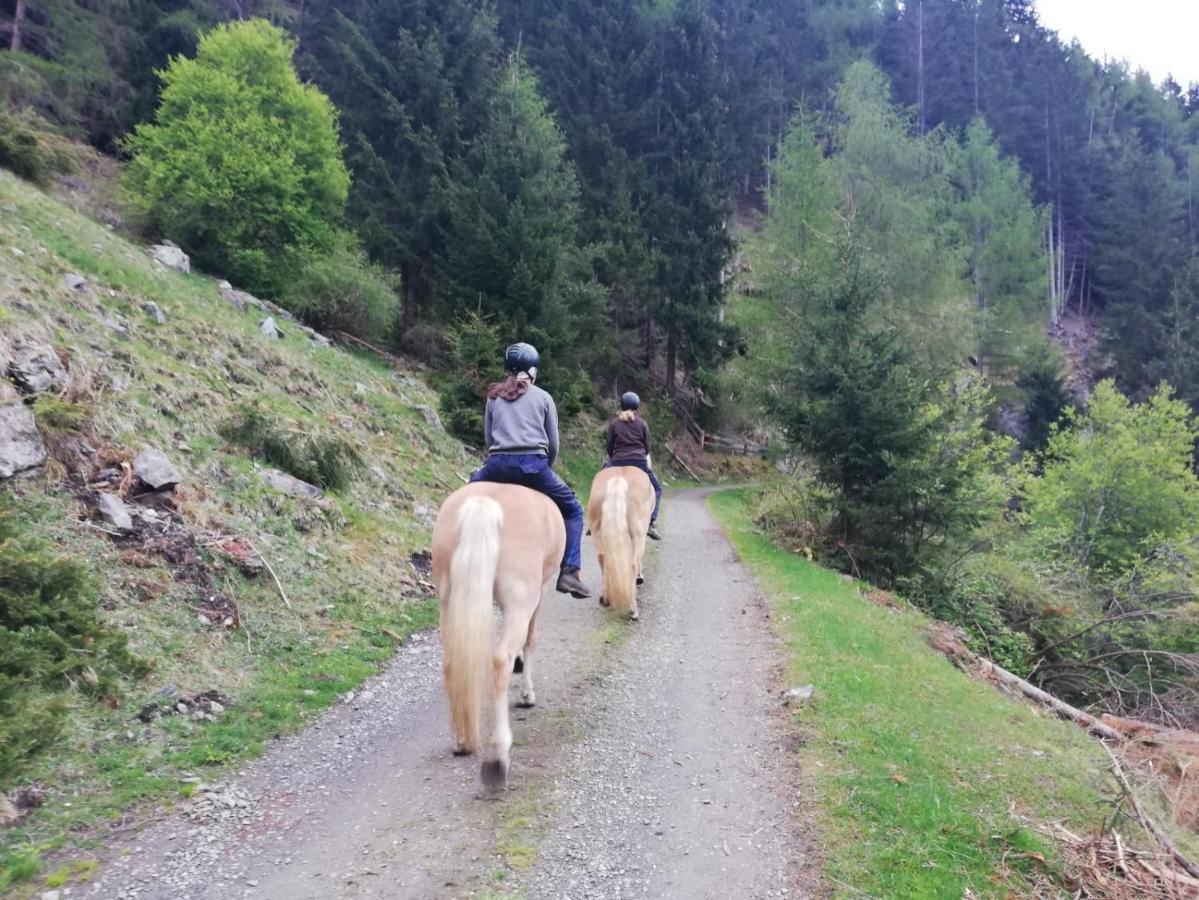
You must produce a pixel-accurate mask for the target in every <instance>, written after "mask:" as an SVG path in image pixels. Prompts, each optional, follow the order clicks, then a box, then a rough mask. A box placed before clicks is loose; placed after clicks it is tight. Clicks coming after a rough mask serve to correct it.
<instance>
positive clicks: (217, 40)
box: [126, 19, 350, 295]
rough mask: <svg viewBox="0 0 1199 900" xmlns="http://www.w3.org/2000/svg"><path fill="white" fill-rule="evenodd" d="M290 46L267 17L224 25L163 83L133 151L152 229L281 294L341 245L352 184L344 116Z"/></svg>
mask: <svg viewBox="0 0 1199 900" xmlns="http://www.w3.org/2000/svg"><path fill="white" fill-rule="evenodd" d="M294 49H295V47H294V43H293V42H292V41H291V39H290V38H288V37H287V35H286V33H285V32H284V31H282V30H281V29H279V28H275V27H274V26H272V25H270V24H268V23H267V22H265V21H262V20H260V19H253V20H250V21H246V22H235V23H232V24H229V25H223V26H221V27H219V28H216V29H214V30H213V31H211V32H209V33H208V34H207V35H205V37H204V38H203V39H202V40H201V41H200V45H199V48H198V49H197V52H196V57H195V59H185V58H183V57H176V58H175V59H173V60H172V61H171V64H170V65H169V66H168V67H167V69H166V70H165V71H164V72H163V74H162V79H163V91H162V103H161V105H160V106H159V108H158V113H157V115H156V117H155V120H154V122H153V123H152V124H147V125H142V126H139V127H138V128H137V130H136V131H135V132H134V133H133V135H132V136H131V137H130V138H129V139H128V141H127V144H126V147H127V149H128V150H129V151H130V153H132V155H133V159H132V160H131V162H130V164H129V168H128V171H127V184H128V187H129V189H130V194H131V198H132V199H133V201H134V204H135V205H136V207H137V208H138V209H139V210H140V212H141V213H142V214H143V215H144V216H145V217H146V224H147V225H148V226H149V227H150V228H152V229H154V230H156V231H160V232H162V233H164V234H166V235H167V236H169V237H171V238H173V239H174V240H175V241H177V242H178V243H179V244H181V245H183V246H184V247H186V248H187V250H188V251H189V252H190V253H191V254H192V255H193V256H194V258H195V261H196V262H197V263H198V264H199V265H200V266H202V267H204V268H207V269H210V270H213V271H217V272H222V273H224V274H225V275H227V276H228V277H229V278H230V279H232V280H233V281H236V282H237V283H239V284H243V285H245V286H246V287H247V288H249V289H250V290H255V291H261V292H267V293H271V294H275V295H278V294H280V292H281V288H282V287H283V285H284V284H285V283H286V281H287V277H288V275H289V274H290V273H291V272H292V271H294V269H295V267H296V264H297V260H298V258H306V257H307V255H308V254H312V253H315V254H321V253H328V252H332V251H333V250H335V249H336V248H337V247H339V246H341V244H342V242H343V241H344V239H345V238H344V235H343V234H342V233H341V232H340V230H339V227H338V224H337V223H339V222H340V221H341V220H342V215H343V212H344V208H345V201H346V195H347V193H348V191H349V184H350V177H349V174H348V173H347V171H346V168H345V165H344V164H343V163H342V160H341V149H340V146H339V144H338V136H337V120H336V112H335V110H334V108H333V106H332V104H331V103H330V102H329V99H328V98H327V97H326V96H325V95H324V94H322V93H321V92H320V91H319V90H317V89H316V88H315V87H312V86H310V85H305V84H302V83H301V82H300V79H299V77H298V76H297V75H296V71H295V68H294V67H293V65H292V55H293V52H294Z"/></svg>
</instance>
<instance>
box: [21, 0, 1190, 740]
mask: <svg viewBox="0 0 1199 900" xmlns="http://www.w3.org/2000/svg"><path fill="white" fill-rule="evenodd" d="M0 42H2V44H3V46H4V47H5V48H6V49H4V50H2V51H0V94H2V95H3V104H2V105H0V164H2V165H4V166H6V167H8V168H10V169H12V170H13V171H15V172H17V173H18V174H20V175H22V176H23V177H26V178H28V179H30V180H33V181H40V182H48V181H51V180H52V179H54V178H56V177H60V176H62V175H69V174H70V173H71V172H72V171H74V170H76V169H78V168H79V167H80V165H81V163H80V159H81V156H80V151H79V149H78V148H79V145H80V144H86V145H89V146H90V147H91V148H93V151H94V152H98V153H100V154H103V155H104V156H105V157H106V158H111V159H116V160H119V161H120V165H121V175H120V184H119V194H120V198H121V204H122V208H123V210H124V215H125V221H126V225H127V226H128V227H129V228H131V229H135V230H137V231H139V232H141V233H144V234H145V235H147V236H151V237H155V238H169V239H171V240H174V241H176V242H177V243H179V244H180V245H181V246H183V247H184V248H185V249H186V250H187V251H188V252H189V253H190V254H191V255H192V258H193V259H194V260H195V262H196V264H197V266H199V267H201V268H203V269H204V270H206V271H209V272H212V273H213V274H218V275H220V276H222V277H227V278H228V279H229V280H230V281H232V282H233V283H234V284H236V285H237V286H239V287H244V288H245V289H247V290H250V291H254V292H257V293H260V294H262V295H263V296H267V297H271V298H272V299H274V300H276V301H277V302H279V303H281V304H282V305H284V306H285V307H287V308H289V309H291V310H292V311H294V312H296V313H297V314H300V315H302V316H303V317H304V318H305V319H306V320H307V321H309V322H310V323H311V324H313V325H314V326H317V327H321V328H327V329H334V330H339V331H344V332H348V333H351V334H354V335H357V336H358V337H359V338H361V339H363V340H367V341H370V342H373V343H376V344H378V345H380V346H386V347H388V348H389V349H393V350H396V351H399V352H404V353H407V354H410V355H412V356H415V357H418V358H420V359H421V360H423V361H424V362H426V363H427V364H429V365H431V366H432V367H434V369H435V370H437V372H438V373H439V374H438V376H437V382H438V384H439V391H440V397H441V404H442V413H443V415H444V416H445V417H446V420H447V424H448V425H449V426H450V428H451V430H452V431H453V432H454V433H455V434H456V435H457V436H458V437H460V438H462V439H463V440H464V441H466V442H467V443H471V442H472V441H474V442H476V443H477V440H478V432H479V426H480V421H479V396H480V390H481V388H482V387H483V386H484V385H485V384H486V383H488V382H489V381H490V380H492V379H494V378H495V377H496V376H497V375H498V374H499V371H498V369H499V360H500V359H501V351H502V348H503V346H504V345H505V344H506V343H507V342H509V341H510V340H514V339H522V340H527V341H530V342H532V343H534V344H536V345H537V346H538V347H539V348H540V349H541V351H542V355H543V357H544V358H545V360H546V364H545V367H544V368H545V373H546V375H545V381H546V385H547V387H548V388H550V389H551V390H552V391H553V392H554V394H555V396H556V397H557V398H558V402H559V404H560V406H561V408H562V409H563V411H564V412H565V413H567V414H568V415H570V414H576V413H580V412H584V411H587V410H594V409H596V408H597V407H598V408H602V407H603V404H604V403H605V401H606V400H607V399H608V398H609V397H610V396H611V395H612V392H613V390H616V389H620V390H623V389H627V388H634V389H638V390H641V391H643V392H645V393H646V394H647V395H656V396H657V397H659V398H660V399H661V401H662V406H663V408H665V407H666V406H667V405H668V404H669V405H670V408H671V409H673V410H676V411H680V412H681V413H682V414H685V415H687V416H694V417H696V418H697V419H699V420H700V421H701V422H703V423H704V424H705V426H706V427H709V428H711V429H714V430H722V429H723V430H726V431H736V432H742V433H748V432H755V433H759V434H762V435H767V436H769V437H770V440H771V445H772V452H773V453H774V455H775V457H776V458H777V463H778V466H777V468H778V469H779V470H780V472H783V473H785V474H783V475H781V476H780V477H779V478H778V479H777V482H776V483H773V484H771V485H770V486H769V487H768V488H767V489H764V490H763V492H762V496H761V499H760V524H761V525H762V526H764V527H767V528H770V529H772V531H773V532H774V533H775V534H777V536H778V537H779V539H780V540H781V541H784V542H785V543H787V544H788V546H791V547H792V548H793V549H795V550H796V551H797V552H804V553H807V554H809V555H814V556H816V557H818V558H820V559H822V560H824V561H826V562H828V563H829V564H831V565H834V566H837V567H839V568H843V569H845V570H846V571H850V572H852V573H854V574H857V575H861V576H863V577H866V578H869V579H871V580H872V581H874V582H875V583H877V584H879V585H880V586H882V587H884V588H887V589H894V590H895V591H897V592H898V593H900V594H902V595H903V596H905V597H907V598H908V599H910V600H911V601H912V602H914V603H916V604H917V605H919V606H921V607H922V608H924V609H926V610H928V611H929V612H931V613H933V614H934V615H936V616H938V617H939V618H942V619H945V620H947V621H950V622H952V623H954V624H956V625H959V626H961V627H962V628H964V629H965V630H966V631H967V632H968V634H969V635H970V636H971V641H972V644H973V647H974V649H976V650H978V651H980V652H982V653H985V654H986V655H988V656H990V657H991V658H993V659H995V660H996V661H997V662H999V663H1001V664H1002V665H1004V666H1007V667H1008V668H1010V669H1012V670H1013V671H1016V672H1018V673H1019V674H1022V675H1024V676H1027V677H1029V678H1030V679H1031V680H1033V681H1035V682H1036V683H1038V684H1040V685H1042V686H1043V687H1045V688H1046V689H1048V690H1050V691H1052V692H1054V693H1056V694H1058V695H1061V696H1063V697H1066V698H1068V699H1071V700H1072V701H1075V702H1078V703H1081V704H1085V705H1088V706H1093V707H1096V708H1099V709H1103V710H1108V711H1113V712H1118V713H1121V714H1127V715H1133V714H1135V715H1138V716H1142V717H1146V718H1151V719H1154V720H1157V721H1163V722H1167V723H1171V724H1189V725H1190V726H1192V727H1195V726H1199V627H1197V626H1199V571H1197V569H1196V566H1197V565H1199V542H1197V538H1196V535H1197V534H1199V479H1197V476H1196V468H1195V466H1196V439H1197V438H1199V426H1197V425H1196V421H1195V413H1196V410H1199V171H1197V170H1199V85H1195V84H1192V85H1189V86H1183V85H1180V84H1178V83H1177V82H1175V81H1173V80H1167V81H1166V82H1164V83H1161V84H1155V83H1154V82H1153V81H1152V79H1151V78H1150V77H1149V76H1148V75H1147V74H1145V73H1144V72H1139V71H1132V70H1130V69H1129V68H1127V67H1126V66H1124V65H1122V64H1119V63H1108V62H1101V61H1098V60H1095V59H1093V58H1091V57H1089V56H1088V55H1087V54H1086V53H1085V52H1084V51H1083V49H1082V48H1081V47H1079V46H1078V45H1076V44H1069V43H1066V42H1064V41H1063V40H1061V39H1060V38H1059V36H1058V35H1056V34H1055V33H1054V32H1052V31H1050V30H1048V29H1046V28H1044V27H1043V26H1042V25H1041V24H1040V22H1039V21H1038V18H1037V13H1036V7H1035V4H1034V3H1033V2H1032V0H907V2H903V3H900V2H897V0H881V2H880V0H553V2H550V0H496V2H478V0H437V2H433V0H405V2H398V0H331V2H326V3H319V4H315V3H308V2H306V0H121V2H119V3H116V4H114V3H110V2H102V0H2V2H0Z"/></svg>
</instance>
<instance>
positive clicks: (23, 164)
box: [0, 107, 76, 184]
mask: <svg viewBox="0 0 1199 900" xmlns="http://www.w3.org/2000/svg"><path fill="white" fill-rule="evenodd" d="M74 157H75V154H74V153H72V151H71V148H70V145H69V144H67V142H66V141H64V140H63V139H62V138H60V137H59V136H57V135H55V134H53V133H52V132H51V131H50V130H49V127H48V125H47V124H46V123H45V122H43V121H41V120H40V119H39V118H38V117H37V116H36V115H34V114H30V113H24V114H23V113H15V112H12V111H10V110H6V109H4V108H3V107H0V166H4V167H5V168H7V169H11V170H12V171H13V172H15V173H16V174H18V175H20V176H21V177H22V178H24V179H26V180H28V181H32V182H34V183H35V184H46V183H47V182H48V181H49V180H50V178H51V177H52V176H53V175H55V174H57V173H60V172H71V171H74V169H75V165H76V164H75V158H74Z"/></svg>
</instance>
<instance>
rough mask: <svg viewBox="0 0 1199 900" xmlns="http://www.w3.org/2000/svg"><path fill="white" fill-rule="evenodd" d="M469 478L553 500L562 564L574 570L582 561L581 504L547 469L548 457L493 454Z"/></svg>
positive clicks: (552, 472)
mask: <svg viewBox="0 0 1199 900" xmlns="http://www.w3.org/2000/svg"><path fill="white" fill-rule="evenodd" d="M470 480H471V481H496V482H499V483H500V484H519V485H521V486H522V487H527V488H532V489H533V490H535V491H538V492H540V493H542V494H545V495H546V496H547V497H549V498H550V499H551V500H553V501H554V505H555V506H557V507H558V511H559V512H560V513H562V519H563V520H564V521H565V522H566V553H565V555H564V556H563V557H562V565H563V566H566V567H567V568H571V569H577V568H579V567H580V566H581V565H582V564H583V507H582V506H580V505H579V499H578V498H577V497H576V496H575V492H574V491H572V490H571V489H570V487H569V486H568V485H567V484H566V482H565V481H563V480H562V479H561V478H559V477H558V475H557V473H555V472H554V470H553V469H551V468H550V464H549V460H547V459H546V458H545V457H544V456H541V455H535V454H530V455H527V456H526V455H523V454H520V455H518V454H512V455H508V454H504V453H493V454H492V455H491V456H489V457H487V462H485V463H483V468H481V469H479V470H478V471H477V472H475V473H474V474H473V475H471V476H470Z"/></svg>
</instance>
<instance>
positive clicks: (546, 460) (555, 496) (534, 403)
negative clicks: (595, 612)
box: [470, 344, 591, 599]
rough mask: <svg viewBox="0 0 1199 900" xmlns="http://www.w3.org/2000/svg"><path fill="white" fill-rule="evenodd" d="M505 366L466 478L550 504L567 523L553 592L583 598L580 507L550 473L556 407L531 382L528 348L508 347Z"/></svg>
mask: <svg viewBox="0 0 1199 900" xmlns="http://www.w3.org/2000/svg"><path fill="white" fill-rule="evenodd" d="M504 364H505V365H506V366H507V368H508V377H507V378H506V379H505V380H504V381H500V382H497V383H496V384H493V385H492V386H491V387H490V388H489V389H488V391H487V410H486V412H485V414H484V418H483V437H484V439H485V440H486V441H487V462H485V463H484V464H483V468H481V469H479V470H478V471H477V472H475V473H474V474H473V475H471V477H470V480H471V481H498V482H500V483H502V484H519V485H523V486H524V487H527V488H532V489H533V490H535V491H539V492H540V493H542V494H545V495H546V496H547V497H549V498H550V499H551V500H553V501H554V504H555V505H556V506H557V507H558V511H559V512H561V513H562V519H563V521H564V522H565V523H566V552H565V553H564V554H563V557H562V571H561V573H560V574H559V575H558V585H557V589H558V591H559V592H560V593H563V594H570V595H571V596H573V597H578V598H579V599H585V598H587V597H590V596H591V591H590V589H589V588H588V587H587V585H585V584H584V583H583V581H582V579H581V578H580V577H579V567H580V565H582V547H583V507H582V506H580V505H579V500H578V498H577V497H576V496H575V493H574V491H572V490H571V489H570V487H569V486H568V485H567V484H566V482H565V481H563V480H562V479H561V478H559V477H558V475H557V473H555V472H554V470H553V465H554V462H555V461H556V460H557V459H558V408H557V406H555V404H554V398H553V397H551V396H550V395H549V394H548V393H546V392H545V391H543V390H542V389H541V388H539V387H537V385H536V384H535V383H534V382H536V380H537V368H538V366H540V365H541V357H540V356H539V355H538V353H537V350H536V349H535V348H534V347H533V346H532V345H530V344H513V345H512V346H511V347H509V348H508V349H507V351H506V352H505V354H504Z"/></svg>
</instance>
